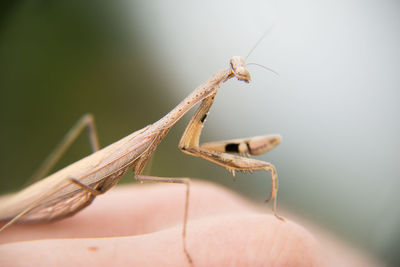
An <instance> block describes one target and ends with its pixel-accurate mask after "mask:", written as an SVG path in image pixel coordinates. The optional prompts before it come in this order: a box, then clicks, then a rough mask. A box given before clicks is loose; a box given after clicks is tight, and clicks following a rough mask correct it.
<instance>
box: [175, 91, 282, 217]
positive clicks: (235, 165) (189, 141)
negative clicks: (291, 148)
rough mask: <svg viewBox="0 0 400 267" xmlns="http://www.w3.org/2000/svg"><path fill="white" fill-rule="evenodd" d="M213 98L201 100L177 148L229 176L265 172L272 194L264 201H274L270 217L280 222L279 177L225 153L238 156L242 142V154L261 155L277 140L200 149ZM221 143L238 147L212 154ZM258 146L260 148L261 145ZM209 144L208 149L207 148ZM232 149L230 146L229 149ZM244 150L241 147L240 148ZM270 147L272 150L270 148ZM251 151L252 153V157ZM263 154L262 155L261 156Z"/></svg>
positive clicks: (268, 165) (264, 167)
mask: <svg viewBox="0 0 400 267" xmlns="http://www.w3.org/2000/svg"><path fill="white" fill-rule="evenodd" d="M214 97H215V94H213V95H211V96H209V97H208V98H206V99H204V100H203V101H202V102H201V104H200V106H199V108H198V109H197V111H196V113H195V115H194V116H193V118H192V120H191V121H190V122H189V124H188V126H187V128H186V130H185V132H184V133H183V136H182V139H181V141H180V142H179V148H180V149H181V150H182V151H183V152H184V153H186V154H189V155H192V156H197V157H201V158H204V159H206V160H208V161H211V162H213V163H216V164H218V165H220V166H223V167H225V168H227V169H228V170H230V171H231V172H232V175H234V174H235V171H236V170H239V171H246V170H247V171H253V170H265V171H266V172H268V171H269V172H270V175H271V179H272V189H271V193H270V195H269V197H268V199H267V200H266V201H270V200H273V202H274V203H273V213H274V215H275V216H276V217H277V218H278V219H280V220H283V218H282V217H280V216H278V215H277V213H276V197H277V193H278V175H277V172H276V169H275V167H274V165H272V164H271V163H268V162H264V161H261V160H256V159H251V158H246V157H240V156H236V155H231V154H228V153H226V152H235V153H241V151H240V150H239V146H240V143H243V142H245V145H246V148H247V150H246V149H245V148H243V154H246V153H248V154H256V155H258V154H261V153H264V152H267V151H269V150H270V149H272V148H273V147H274V146H276V145H277V144H279V142H280V137H279V136H272V137H267V138H266V137H265V136H264V137H253V138H248V139H237V140H236V141H239V142H238V143H232V144H231V143H228V142H229V141H221V142H213V143H208V144H205V145H204V146H201V145H199V140H200V135H201V131H202V129H203V125H204V122H205V120H206V117H207V114H208V112H209V110H210V108H211V106H212V104H213V102H214ZM221 143H225V144H226V146H227V147H231V148H232V147H233V146H236V144H238V146H237V148H238V150H236V151H232V150H231V151H227V150H226V149H225V150H224V151H223V152H221V151H218V149H215V150H213V148H214V147H218V146H220V144H221ZM260 143H261V144H262V145H260ZM210 144H211V145H210ZM232 145H233V146H232ZM242 147H243V146H242ZM257 147H261V148H264V149H256V148H257ZM271 147H272V148H271ZM252 151H254V153H252ZM260 151H262V152H260Z"/></svg>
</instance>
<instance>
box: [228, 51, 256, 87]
mask: <svg viewBox="0 0 400 267" xmlns="http://www.w3.org/2000/svg"><path fill="white" fill-rule="evenodd" d="M230 63H231V69H232V73H233V75H235V76H236V78H238V80H241V81H245V82H246V83H248V82H250V80H251V77H250V72H249V71H248V70H247V69H246V63H245V61H244V59H243V58H242V57H239V56H235V57H232V58H231V61H230Z"/></svg>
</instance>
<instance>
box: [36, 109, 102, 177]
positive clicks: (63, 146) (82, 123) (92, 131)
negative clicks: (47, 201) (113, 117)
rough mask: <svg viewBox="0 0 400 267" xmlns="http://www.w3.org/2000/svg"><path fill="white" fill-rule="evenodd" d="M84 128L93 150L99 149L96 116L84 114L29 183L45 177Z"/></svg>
mask: <svg viewBox="0 0 400 267" xmlns="http://www.w3.org/2000/svg"><path fill="white" fill-rule="evenodd" d="M84 128H87V131H88V136H89V142H90V145H91V148H92V151H93V152H96V151H98V150H99V148H100V145H99V141H98V140H99V139H98V136H97V132H96V127H95V123H94V118H93V115H92V114H85V115H83V116H82V117H81V118H80V119H79V120H78V121H77V122H76V123H75V125H74V126H72V128H71V129H70V130H69V131H68V132H67V133H66V134H65V136H64V138H63V139H62V140H61V142H60V143H59V144H58V145H57V146H56V147H55V148H54V150H53V151H52V152H51V153H50V154H49V155H48V156H47V158H46V159H45V160H44V162H43V163H42V165H41V166H40V167H39V169H38V170H37V171H36V172H35V173H34V174H33V175H32V177H31V178H30V179H29V180H28V182H29V183H33V182H35V181H37V180H39V179H41V178H43V177H45V176H46V175H47V174H48V173H49V172H50V171H51V169H52V168H53V167H54V165H55V164H56V163H57V162H58V161H59V160H60V158H61V157H62V156H63V155H64V153H65V152H66V151H67V150H68V148H69V147H70V146H71V145H72V143H73V142H74V141H75V140H76V139H77V138H78V136H79V135H80V134H81V132H82V131H83V129H84Z"/></svg>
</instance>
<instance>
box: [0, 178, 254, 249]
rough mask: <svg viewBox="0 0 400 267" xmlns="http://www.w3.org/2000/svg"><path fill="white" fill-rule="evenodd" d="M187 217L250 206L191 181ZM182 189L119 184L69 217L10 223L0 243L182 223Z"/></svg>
mask: <svg viewBox="0 0 400 267" xmlns="http://www.w3.org/2000/svg"><path fill="white" fill-rule="evenodd" d="M189 201H190V202H189V216H188V219H189V220H193V219H197V218H200V217H204V216H212V215H215V214H221V213H232V212H239V211H249V212H251V211H252V210H254V208H253V206H252V205H251V204H250V203H249V202H247V201H245V200H244V199H243V198H241V197H240V196H238V195H236V194H234V193H233V192H231V191H229V190H226V189H225V188H223V187H220V186H216V185H214V184H210V183H205V182H193V183H192V186H191V190H190V199H189ZM184 205H185V187H184V186H179V185H174V184H147V185H139V184H138V185H128V186H120V187H117V188H116V189H115V190H112V191H110V192H107V194H105V195H101V196H99V197H97V198H96V199H95V201H94V202H93V203H92V205H90V206H89V207H87V208H86V209H84V210H83V211H81V212H80V213H78V214H76V215H74V216H73V217H71V218H67V219H64V220H61V221H58V222H54V223H46V224H28V225H14V226H12V227H10V228H9V229H6V230H5V231H4V232H2V233H1V234H0V243H5V242H12V241H22V240H32V239H43V238H82V237H112V236H121V235H139V234H145V233H151V232H154V231H158V230H161V229H166V228H170V227H174V226H179V227H182V224H183V213H184Z"/></svg>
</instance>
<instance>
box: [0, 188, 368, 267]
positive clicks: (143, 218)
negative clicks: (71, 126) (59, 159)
mask: <svg viewBox="0 0 400 267" xmlns="http://www.w3.org/2000/svg"><path fill="white" fill-rule="evenodd" d="M184 191H185V190H184V186H179V185H170V184H162V185H160V184H156V185H155V184H150V185H149V184H144V185H129V186H120V187H117V188H116V189H114V190H112V191H111V192H110V193H108V194H106V195H103V196H101V197H98V198H96V200H95V201H94V203H93V204H92V205H91V206H89V207H88V208H87V209H85V210H83V211H82V212H80V213H78V214H76V215H75V216H74V217H72V218H69V219H65V220H62V221H59V222H55V223H51V224H41V225H13V226H11V227H10V228H9V229H7V231H4V232H2V235H0V243H3V245H1V246H0V265H1V266H26V264H27V263H29V265H33V266H36V265H39V264H40V266H55V265H56V266H72V265H73V266H110V265H115V266H121V265H130V266H133V265H136V266H159V265H162V266H189V263H188V261H187V259H186V257H185V255H184V254H183V253H182V242H181V235H180V233H181V231H182V212H183V209H184V197H185V194H184ZM25 240H29V242H21V241H25ZM31 240H32V241H31ZM13 241H14V243H12V242H13ZM18 241H19V242H18ZM7 243H8V244H7ZM187 245H188V249H190V251H191V256H192V259H193V264H194V266H334V265H336V264H337V263H338V262H337V261H335V264H333V262H332V258H329V259H328V257H327V253H326V252H327V251H326V246H322V245H321V243H320V240H318V241H317V239H316V237H315V236H314V235H313V234H312V233H310V232H309V231H308V230H306V229H305V228H303V227H302V226H300V225H299V224H297V223H295V222H292V221H290V218H288V217H286V221H285V222H282V221H280V220H277V219H276V217H274V216H273V215H271V214H266V212H265V209H264V210H260V209H259V208H257V207H256V206H254V204H252V203H250V202H248V201H246V200H244V199H243V198H241V197H239V196H237V195H235V194H234V193H232V192H230V191H228V190H226V189H224V188H221V187H218V186H216V185H213V184H209V183H205V182H196V181H195V182H193V183H192V186H191V207H190V210H189V220H188V228H187ZM323 248H325V249H323ZM335 256H336V257H337V258H338V259H340V257H341V255H340V254H339V255H335ZM341 260H343V259H341ZM337 266H338V265H337ZM341 266H346V265H341ZM354 266H357V265H354ZM360 266H361V265H360Z"/></svg>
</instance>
